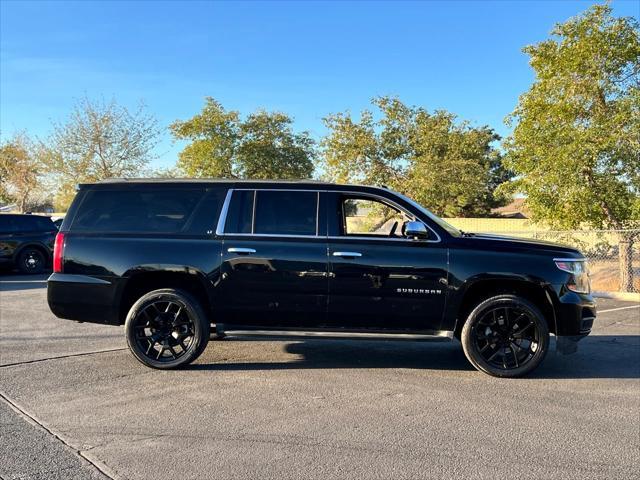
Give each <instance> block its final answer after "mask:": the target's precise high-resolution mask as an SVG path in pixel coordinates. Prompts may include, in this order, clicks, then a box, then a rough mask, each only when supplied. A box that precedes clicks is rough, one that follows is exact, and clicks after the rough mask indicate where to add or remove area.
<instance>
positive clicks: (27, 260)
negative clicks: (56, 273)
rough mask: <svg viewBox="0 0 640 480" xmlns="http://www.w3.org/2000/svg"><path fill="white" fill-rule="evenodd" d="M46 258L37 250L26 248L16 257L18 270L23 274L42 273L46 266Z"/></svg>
mask: <svg viewBox="0 0 640 480" xmlns="http://www.w3.org/2000/svg"><path fill="white" fill-rule="evenodd" d="M46 261H47V260H46V258H45V256H44V255H43V253H42V252H41V251H40V250H38V249H37V248H27V249H26V250H24V251H23V252H22V253H20V256H19V257H18V269H19V270H20V271H21V272H22V273H25V274H36V273H42V272H43V271H44V268H45V266H46Z"/></svg>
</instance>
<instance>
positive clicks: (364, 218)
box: [342, 198, 411, 238]
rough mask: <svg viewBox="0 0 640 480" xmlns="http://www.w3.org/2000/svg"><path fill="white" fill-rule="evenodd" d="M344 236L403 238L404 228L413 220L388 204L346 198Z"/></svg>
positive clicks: (364, 199) (343, 204)
mask: <svg viewBox="0 0 640 480" xmlns="http://www.w3.org/2000/svg"><path fill="white" fill-rule="evenodd" d="M342 214H343V230H344V234H345V235H347V236H349V235H355V236H372V237H391V238H396V237H397V238H400V237H402V226H403V225H404V223H405V222H406V221H409V220H411V218H410V217H409V216H408V215H407V214H405V213H404V212H401V211H400V210H398V209H396V208H393V207H391V206H389V205H387V204H386V203H383V202H380V201H378V200H374V199H370V198H345V199H344V200H343V202H342Z"/></svg>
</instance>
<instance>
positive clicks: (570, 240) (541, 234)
mask: <svg viewBox="0 0 640 480" xmlns="http://www.w3.org/2000/svg"><path fill="white" fill-rule="evenodd" d="M451 220H452V221H451V222H450V223H452V224H453V225H455V226H456V227H458V228H461V229H462V230H466V231H470V232H476V233H489V234H493V235H507V236H511V237H519V238H532V239H536V240H546V241H549V242H555V243H561V244H564V245H568V246H571V247H574V248H577V249H578V250H580V251H581V252H582V253H583V254H584V256H585V257H586V258H587V259H588V260H589V270H590V274H591V288H592V290H594V291H599V292H635V293H640V229H637V230H541V229H535V228H534V227H535V226H533V225H532V226H528V225H527V224H526V223H524V222H522V221H509V220H506V221H503V222H501V221H500V220H499V219H498V220H493V221H492V220H491V219H471V218H468V219H451ZM474 220H475V221H474ZM447 221H449V220H447ZM525 225H526V226H527V228H526V229H523V228H522V227H523V226H525Z"/></svg>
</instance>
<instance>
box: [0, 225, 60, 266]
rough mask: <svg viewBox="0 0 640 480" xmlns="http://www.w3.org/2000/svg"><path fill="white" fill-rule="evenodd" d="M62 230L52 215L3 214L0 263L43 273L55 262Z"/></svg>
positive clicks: (0, 232) (0, 236)
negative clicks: (58, 235) (57, 235)
mask: <svg viewBox="0 0 640 480" xmlns="http://www.w3.org/2000/svg"><path fill="white" fill-rule="evenodd" d="M57 232H58V229H57V228H56V226H55V225H54V223H53V222H52V221H51V219H50V218H49V217H43V216H40V215H13V214H1V215H0V266H3V267H9V268H13V267H17V268H18V269H19V270H20V271H21V272H22V273H42V272H43V271H44V270H45V268H47V266H48V265H49V264H50V263H51V256H52V253H53V241H54V239H55V236H56V233H57Z"/></svg>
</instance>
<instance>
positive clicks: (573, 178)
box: [504, 5, 640, 289]
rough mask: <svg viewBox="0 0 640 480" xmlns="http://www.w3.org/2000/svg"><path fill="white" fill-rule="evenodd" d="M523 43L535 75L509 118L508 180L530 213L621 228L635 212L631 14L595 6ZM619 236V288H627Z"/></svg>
mask: <svg viewBox="0 0 640 480" xmlns="http://www.w3.org/2000/svg"><path fill="white" fill-rule="evenodd" d="M552 35H553V38H551V39H549V40H546V41H543V42H541V43H539V44H537V45H532V46H528V47H526V48H525V49H524V52H525V53H527V54H528V55H529V56H530V64H531V66H532V67H533V69H534V71H535V74H536V79H535V81H534V83H533V85H532V86H531V88H530V89H529V91H528V92H526V93H524V94H523V95H522V96H521V97H520V101H519V104H518V106H517V108H516V109H515V111H514V112H513V114H512V115H511V116H510V117H509V118H508V122H511V123H512V124H513V125H514V126H515V128H514V131H513V135H512V136H511V137H510V138H508V139H507V141H506V142H505V148H506V151H507V158H506V165H507V166H508V167H509V168H510V169H512V170H513V171H514V172H515V173H516V174H517V175H518V176H517V177H516V178H515V179H514V180H512V181H511V182H509V183H508V184H506V185H505V187H504V189H505V190H507V191H510V192H516V191H517V192H521V193H524V194H526V196H527V199H526V203H527V205H528V207H529V209H530V210H531V212H532V215H533V218H534V219H538V220H541V221H545V222H547V223H549V224H551V225H553V226H556V227H559V228H578V227H580V226H582V225H589V226H592V227H596V228H614V229H625V228H630V227H633V226H636V225H637V224H638V223H637V222H638V220H640V216H639V215H638V213H639V212H640V197H639V192H640V40H639V30H638V22H637V21H636V20H634V19H632V18H615V17H613V16H612V15H611V7H609V6H608V5H595V6H593V7H592V8H590V9H589V10H587V11H586V12H585V13H584V14H582V15H581V16H579V17H576V18H573V19H570V20H569V21H567V22H566V23H564V24H559V25H556V27H555V28H554V29H553V32H552ZM631 241H632V238H629V237H628V236H624V235H623V237H622V243H621V248H620V254H621V267H622V272H623V274H622V280H621V282H622V287H623V288H625V289H630V288H631V275H630V270H631V263H630V262H631Z"/></svg>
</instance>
